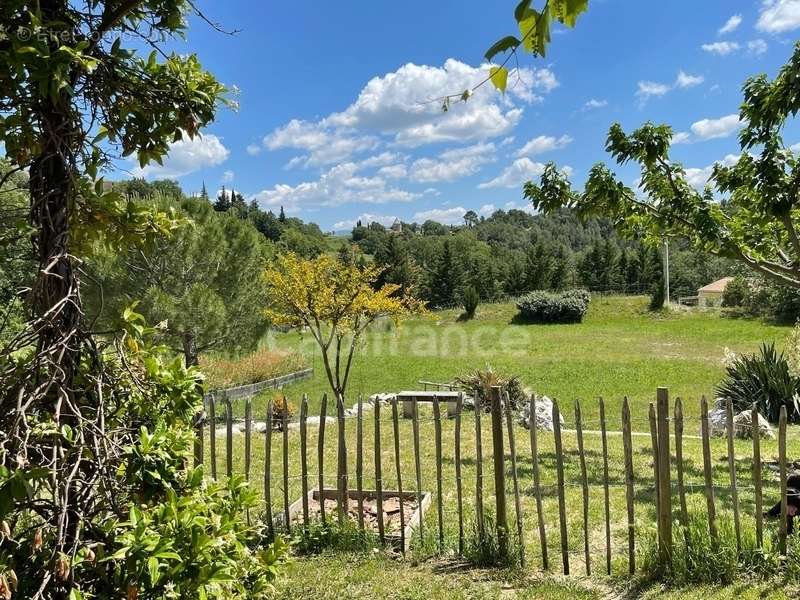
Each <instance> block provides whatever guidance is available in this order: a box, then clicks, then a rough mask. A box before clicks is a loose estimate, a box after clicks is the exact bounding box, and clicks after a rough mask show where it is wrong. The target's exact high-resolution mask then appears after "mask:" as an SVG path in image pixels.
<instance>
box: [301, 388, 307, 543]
mask: <svg viewBox="0 0 800 600" xmlns="http://www.w3.org/2000/svg"><path fill="white" fill-rule="evenodd" d="M307 436H308V396H307V395H306V394H303V400H302V401H301V404H300V483H301V485H302V488H301V489H302V492H301V493H302V499H301V503H302V505H303V528H304V529H305V530H306V531H308V457H307V456H306V452H307V450H308V439H307Z"/></svg>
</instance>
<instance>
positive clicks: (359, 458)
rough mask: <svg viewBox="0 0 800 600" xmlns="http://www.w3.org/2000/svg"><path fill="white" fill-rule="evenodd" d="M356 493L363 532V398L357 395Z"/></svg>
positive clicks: (359, 525) (360, 525) (360, 527)
mask: <svg viewBox="0 0 800 600" xmlns="http://www.w3.org/2000/svg"><path fill="white" fill-rule="evenodd" d="M356 491H357V492H358V528H359V529H360V530H362V531H363V530H364V398H363V396H362V395H361V394H359V395H358V415H357V417H356Z"/></svg>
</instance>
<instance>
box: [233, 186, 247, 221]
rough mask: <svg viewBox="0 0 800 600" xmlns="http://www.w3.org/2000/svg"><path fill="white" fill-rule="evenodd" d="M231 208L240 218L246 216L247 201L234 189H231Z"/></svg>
mask: <svg viewBox="0 0 800 600" xmlns="http://www.w3.org/2000/svg"><path fill="white" fill-rule="evenodd" d="M231 210H232V211H233V212H234V214H236V215H238V216H239V218H240V219H244V218H246V217H247V203H246V202H245V201H244V196H242V195H241V194H240V193H239V192H237V191H235V190H231Z"/></svg>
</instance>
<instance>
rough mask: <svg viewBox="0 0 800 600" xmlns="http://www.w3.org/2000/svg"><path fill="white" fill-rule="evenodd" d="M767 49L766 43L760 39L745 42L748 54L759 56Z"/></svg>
mask: <svg viewBox="0 0 800 600" xmlns="http://www.w3.org/2000/svg"><path fill="white" fill-rule="evenodd" d="M768 49H769V46H767V42H765V41H764V40H762V39H757V40H750V41H749V42H747V51H748V52H750V54H755V55H756V56H759V55H761V54H764V53H765V52H766V51H767V50H768Z"/></svg>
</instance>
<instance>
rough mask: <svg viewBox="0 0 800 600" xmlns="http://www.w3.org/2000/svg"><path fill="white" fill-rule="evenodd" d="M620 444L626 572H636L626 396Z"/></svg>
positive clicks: (631, 464)
mask: <svg viewBox="0 0 800 600" xmlns="http://www.w3.org/2000/svg"><path fill="white" fill-rule="evenodd" d="M622 445H623V448H624V453H625V505H626V507H627V510H628V572H629V573H630V574H631V575H633V574H634V573H635V572H636V548H635V544H636V538H635V534H636V522H635V521H634V514H633V499H634V497H633V444H632V442H631V409H630V406H629V404H628V397H627V396H625V398H624V399H623V401H622Z"/></svg>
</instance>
